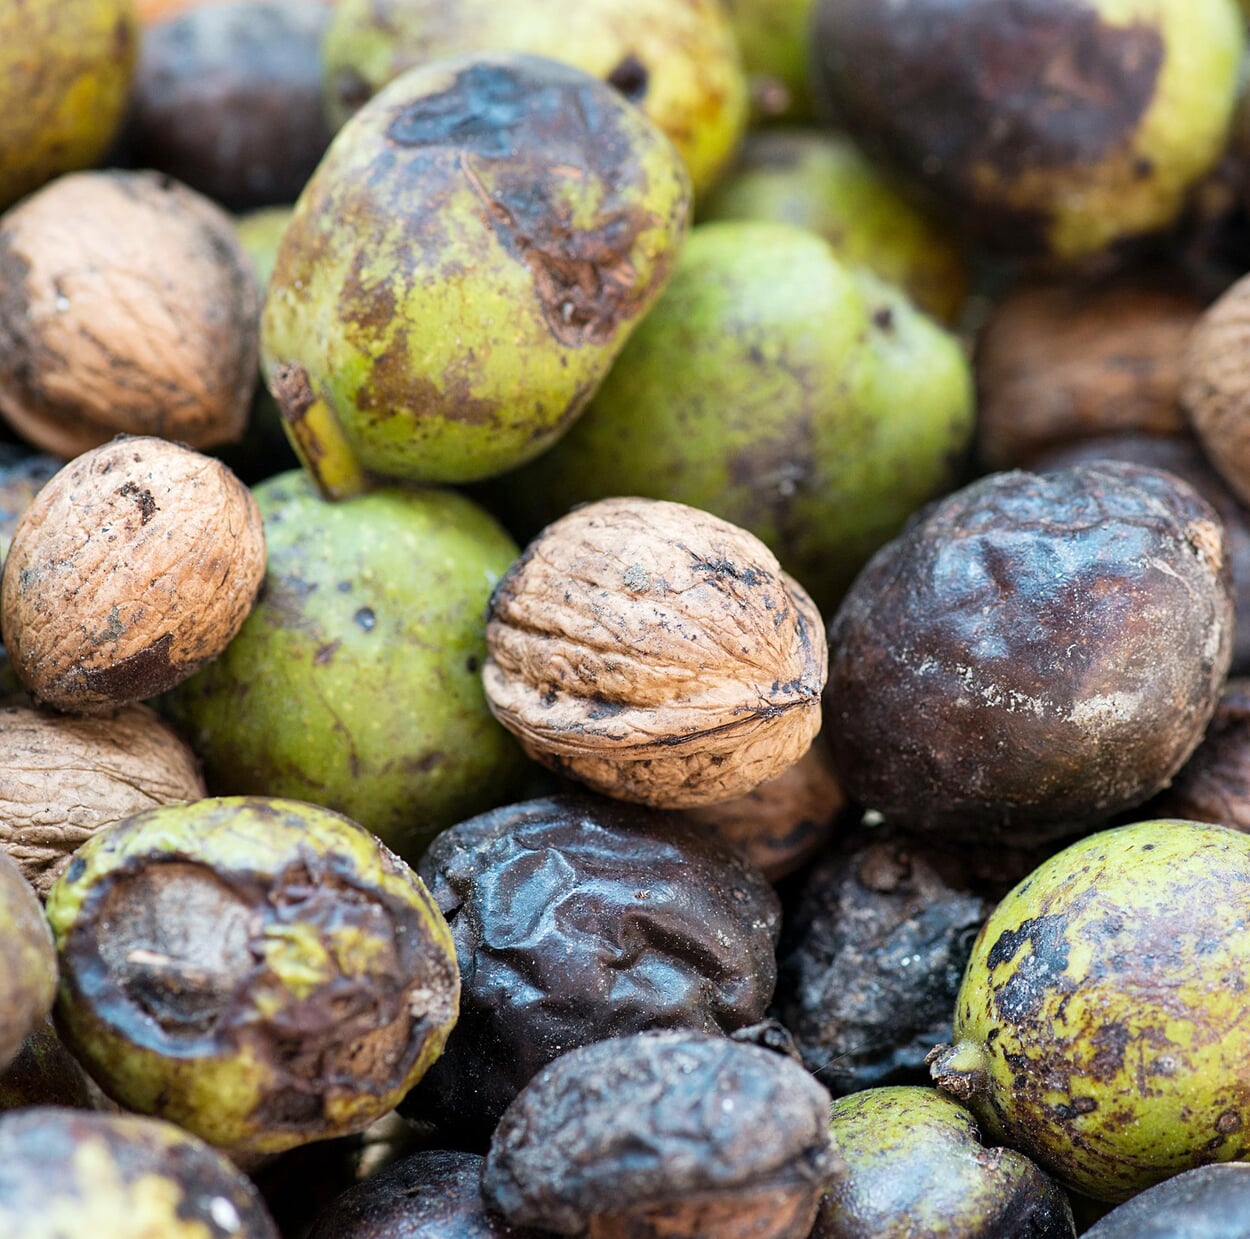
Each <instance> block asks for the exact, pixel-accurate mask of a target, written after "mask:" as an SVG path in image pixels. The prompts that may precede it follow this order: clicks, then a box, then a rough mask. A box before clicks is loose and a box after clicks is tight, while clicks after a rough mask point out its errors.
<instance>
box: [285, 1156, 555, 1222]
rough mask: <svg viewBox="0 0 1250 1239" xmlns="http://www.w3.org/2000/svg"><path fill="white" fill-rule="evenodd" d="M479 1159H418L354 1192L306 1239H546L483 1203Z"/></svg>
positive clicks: (407, 1160)
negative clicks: (492, 1210) (513, 1222)
mask: <svg viewBox="0 0 1250 1239" xmlns="http://www.w3.org/2000/svg"><path fill="white" fill-rule="evenodd" d="M482 1162H483V1158H482V1157H481V1156H480V1155H478V1154H476V1153H455V1152H450V1151H447V1150H442V1149H439V1150H435V1151H433V1152H429V1153H415V1154H413V1156H411V1157H407V1158H405V1159H404V1160H403V1161H402V1162H398V1163H397V1164H396V1165H394V1166H392V1167H390V1168H389V1169H388V1170H383V1171H382V1172H381V1173H379V1174H375V1175H374V1176H373V1177H372V1178H369V1179H366V1180H365V1181H364V1182H363V1183H360V1184H358V1185H357V1186H356V1187H353V1188H351V1189H350V1190H349V1191H347V1192H345V1193H344V1194H343V1195H342V1196H340V1197H339V1198H338V1200H336V1201H335V1202H334V1204H333V1205H331V1206H330V1208H329V1209H327V1210H325V1211H324V1212H323V1213H322V1215H321V1216H320V1217H319V1218H318V1219H317V1224H316V1225H315V1226H314V1227H313V1229H312V1232H311V1233H310V1234H309V1236H308V1239H542V1235H543V1234H544V1233H546V1232H542V1231H536V1230H531V1229H530V1228H529V1227H528V1226H513V1225H512V1223H510V1222H508V1221H507V1220H505V1219H504V1218H502V1217H501V1216H500V1215H499V1214H498V1213H491V1212H489V1211H488V1210H487V1209H486V1206H485V1205H484V1204H483V1203H482V1191H481V1180H482Z"/></svg>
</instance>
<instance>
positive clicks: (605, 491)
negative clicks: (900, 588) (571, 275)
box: [499, 221, 973, 614]
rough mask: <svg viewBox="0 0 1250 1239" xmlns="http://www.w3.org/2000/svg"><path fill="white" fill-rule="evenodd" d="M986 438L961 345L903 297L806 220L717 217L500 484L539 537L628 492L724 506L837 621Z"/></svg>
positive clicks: (713, 508)
mask: <svg viewBox="0 0 1250 1239" xmlns="http://www.w3.org/2000/svg"><path fill="white" fill-rule="evenodd" d="M972 429H973V391H972V378H971V372H970V368H969V365H968V362H967V359H966V358H965V356H964V354H963V352H962V350H961V348H960V346H959V343H958V342H957V341H956V340H955V338H954V337H953V336H951V335H949V334H948V333H947V332H945V331H943V330H942V329H941V328H939V327H937V326H936V325H935V324H934V323H932V322H931V321H930V320H929V319H927V318H925V317H924V316H923V315H921V314H920V313H919V312H918V311H917V310H916V309H915V308H914V307H913V306H912V305H911V303H910V302H909V301H908V299H907V298H906V296H905V295H904V294H903V293H901V292H900V291H898V290H897V289H896V288H893V287H892V286H890V285H888V284H885V283H884V282H882V281H880V280H878V279H876V278H875V277H874V276H872V275H871V274H870V273H869V272H866V271H863V270H859V269H854V268H851V267H849V266H847V265H845V264H844V263H843V262H842V261H841V260H840V259H839V258H838V257H837V255H836V254H835V253H834V252H833V250H832V249H831V248H830V246H829V245H828V243H827V242H825V241H824V240H822V239H821V238H820V237H817V236H816V235H814V234H813V233H810V232H808V231H806V230H805V229H801V228H796V227H794V226H792V225H788V224H779V223H767V222H761V221H726V222H721V223H712V224H701V225H699V226H698V227H697V228H695V229H694V230H693V232H692V233H691V235H690V238H689V240H688V241H687V243H686V247H685V249H684V250H683V252H682V255H681V257H680V259H679V260H678V263H677V269H676V270H675V271H674V273H673V278H672V281H671V282H670V284H669V287H668V288H667V290H666V291H665V293H664V295H663V296H662V297H661V298H660V301H659V303H658V304H657V305H656V307H655V309H654V310H652V311H651V313H650V314H649V315H648V316H647V319H646V321H645V322H644V323H643V324H642V325H641V326H640V327H639V328H638V330H637V331H636V332H635V333H634V336H633V337H632V339H631V340H630V342H629V344H628V345H627V346H626V347H625V349H624V351H623V352H622V353H621V356H620V358H619V359H618V361H617V363H616V365H615V366H614V367H613V368H612V372H611V374H610V375H609V376H608V378H607V379H606V380H605V382H604V384H603V386H602V387H601V388H600V389H599V392H598V394H597V395H596V397H595V399H594V401H593V403H592V405H591V407H590V409H589V410H588V411H587V412H586V414H585V416H584V417H583V418H582V419H581V420H580V421H579V422H578V423H577V425H575V426H574V427H573V428H572V430H571V431H570V432H569V433H568V434H567V435H566V436H565V437H564V438H563V439H562V440H561V441H560V442H559V443H558V444H557V445H556V446H555V447H554V448H553V449H552V450H551V451H549V452H548V453H547V454H546V455H544V456H543V457H541V458H540V459H539V460H537V461H535V462H534V463H533V464H532V465H530V466H528V467H527V468H525V469H522V470H519V471H517V472H516V473H515V474H513V475H511V476H509V477H508V478H506V479H503V480H502V481H501V482H500V484H499V490H500V493H501V502H503V503H505V504H506V505H508V506H509V507H511V509H512V510H513V511H514V512H515V513H517V514H518V518H519V521H520V523H521V524H523V525H524V526H525V527H526V529H530V528H533V527H536V526H537V525H540V524H542V523H544V522H546V521H550V520H552V519H554V518H555V517H556V516H559V515H560V514H562V513H563V512H564V511H566V510H567V509H568V508H569V507H570V506H572V505H573V504H575V503H580V502H583V501H587V500H594V499H602V498H606V497H608V496H612V495H638V496H643V497H645V498H652V499H668V500H673V501H676V502H679V503H684V504H688V505H689V506H691V507H695V508H701V509H703V510H705V511H708V512H712V513H714V514H715V515H717V516H720V517H723V518H724V519H725V520H728V521H731V522H732V523H734V524H736V525H739V526H741V527H742V528H744V529H748V530H750V531H751V533H753V534H755V535H756V536H757V537H758V538H760V540H761V541H763V542H764V543H766V544H767V545H768V547H769V548H770V549H771V550H772V551H773V552H774V554H776V556H777V558H778V559H779V560H780V561H781V564H782V566H783V567H784V568H785V569H786V571H787V572H788V573H790V574H791V575H792V576H794V577H795V578H797V579H798V581H799V583H800V584H801V585H802V586H803V587H804V589H806V590H807V592H808V593H809V594H811V596H812V597H813V599H815V601H816V603H817V605H818V606H819V607H820V609H821V611H822V612H823V613H825V614H829V613H831V609H832V607H833V606H834V605H836V603H837V601H838V599H839V598H840V597H841V596H842V594H843V593H844V591H845V590H846V588H847V586H848V585H849V584H850V582H851V580H852V579H853V578H854V576H855V574H856V573H857V572H858V571H859V570H860V568H861V567H862V566H863V565H864V563H865V562H866V561H867V560H868V558H869V557H870V556H871V555H872V553H873V552H874V551H875V550H876V549H877V548H878V547H879V546H881V545H882V544H883V543H884V542H886V541H888V540H889V539H890V538H892V537H893V536H894V535H895V534H896V533H897V532H898V530H899V528H900V527H901V526H902V524H903V522H904V521H905V520H906V519H907V517H908V516H909V515H910V514H911V513H912V512H913V511H914V510H915V509H916V508H917V507H919V506H920V505H921V504H922V503H925V502H926V501H928V500H929V499H932V498H934V497H935V496H938V495H941V494H944V493H945V492H946V491H947V490H949V489H950V488H951V487H952V486H954V485H955V484H956V482H957V480H958V473H957V470H958V468H959V464H960V459H961V457H962V455H963V454H964V452H965V449H966V448H967V445H968V443H969V441H970V439H971V435H972Z"/></svg>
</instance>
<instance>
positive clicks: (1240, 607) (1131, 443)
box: [1032, 434, 1250, 675]
mask: <svg viewBox="0 0 1250 1239" xmlns="http://www.w3.org/2000/svg"><path fill="white" fill-rule="evenodd" d="M1095 460H1127V461H1130V462H1131V463H1133V464H1135V465H1146V466H1148V467H1149V468H1151V469H1165V470H1166V471H1167V472H1168V473H1174V474H1176V476H1177V477H1178V478H1181V479H1182V480H1183V481H1186V482H1188V483H1189V484H1190V486H1192V487H1193V488H1194V490H1196V491H1197V492H1198V493H1199V494H1200V495H1201V496H1202V497H1203V498H1204V499H1205V500H1206V501H1207V502H1208V503H1209V504H1210V505H1211V506H1212V507H1213V508H1214V509H1215V510H1216V512H1217V513H1218V515H1219V518H1220V521H1221V523H1222V524H1223V526H1224V547H1225V554H1226V555H1227V556H1228V570H1229V572H1230V573H1231V574H1232V578H1233V623H1234V633H1233V662H1232V668H1231V670H1232V672H1233V674H1234V675H1237V674H1243V673H1245V672H1248V671H1250V511H1247V510H1246V508H1244V507H1243V506H1242V503H1241V500H1239V499H1238V498H1237V496H1236V495H1234V494H1233V492H1232V491H1231V490H1229V488H1228V486H1227V485H1226V484H1225V482H1224V480H1223V479H1222V478H1221V477H1220V475H1219V474H1218V473H1216V472H1215V470H1214V469H1212V468H1211V465H1210V463H1209V462H1208V460H1207V458H1206V456H1205V455H1203V452H1202V448H1201V447H1199V445H1198V444H1197V442H1196V441H1195V440H1194V439H1193V438H1192V437H1191V436H1189V435H1185V436H1183V437H1171V436H1167V437H1164V436H1160V435H1145V434H1121V435H1103V436H1100V437H1099V438H1096V439H1083V440H1080V441H1078V442H1075V443H1072V444H1069V445H1067V446H1065V447H1056V448H1054V449H1053V450H1052V451H1048V452H1044V453H1043V454H1042V455H1040V456H1038V457H1037V458H1036V460H1035V461H1034V463H1033V465H1032V468H1033V470H1034V471H1035V472H1037V473H1049V472H1050V471H1051V470H1052V469H1064V468H1067V466H1069V465H1082V464H1089V463H1091V462H1093V461H1095Z"/></svg>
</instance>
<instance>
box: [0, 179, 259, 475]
mask: <svg viewBox="0 0 1250 1239" xmlns="http://www.w3.org/2000/svg"><path fill="white" fill-rule="evenodd" d="M0 289H3V293H2V294H0V413H3V415H4V417H5V418H6V419H7V420H8V421H9V423H10V424H11V425H12V426H13V427H14V429H15V430H17V431H18V433H19V434H21V435H22V436H23V438H25V439H28V440H29V441H30V442H31V443H33V444H34V445H35V446H36V447H39V448H40V449H42V450H43V451H47V452H52V453H53V454H54V455H57V456H61V457H64V458H66V459H68V458H70V457H73V456H76V455H78V454H79V453H81V452H85V451H87V450H88V449H89V448H92V447H96V446H97V445H99V444H101V443H105V442H107V441H108V440H109V439H111V438H112V437H113V436H114V435H115V434H117V433H118V432H126V433H130V434H153V435H161V436H163V437H165V438H169V439H177V440H179V441H181V442H184V443H187V444H190V445H191V446H192V447H208V446H211V445H212V444H216V443H223V442H227V441H229V440H232V439H237V438H238V437H239V436H240V435H241V434H242V432H243V427H244V425H245V423H246V420H247V411H248V405H249V402H250V400H251V396H252V388H253V385H254V383H255V380H256V365H257V352H258V348H259V342H258V339H257V334H256V325H257V320H258V317H259V313H260V308H259V295H258V293H257V291H256V283H255V280H254V278H253V276H252V273H251V270H250V268H249V266H248V261H247V257H246V255H245V254H244V252H243V250H242V248H241V247H240V245H239V243H238V241H237V240H236V238H235V235H234V228H233V225H232V224H231V221H230V217H229V216H228V215H226V213H225V212H224V211H222V210H221V209H220V208H219V207H217V206H215V205H214V204H213V203H212V202H210V201H209V200H208V199H207V198H204V197H202V196H201V195H200V194H197V193H195V192H193V191H192V190H190V189H187V188H186V186H184V185H181V184H179V183H178V182H177V181H173V180H171V179H169V178H168V177H164V176H159V175H158V174H156V173H154V172H126V171H118V170H110V171H106V172H80V173H76V174H74V175H72V176H65V177H61V178H60V179H59V180H57V181H54V182H53V183H52V184H50V185H48V186H46V187H45V188H43V189H42V190H40V191H39V192H38V193H36V194H33V195H31V197H29V198H27V199H25V200H24V201H23V202H21V203H19V204H18V205H17V206H15V207H13V208H12V209H11V210H10V211H8V212H7V213H6V214H5V215H4V216H3V217H2V218H0Z"/></svg>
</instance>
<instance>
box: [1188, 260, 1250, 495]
mask: <svg viewBox="0 0 1250 1239" xmlns="http://www.w3.org/2000/svg"><path fill="white" fill-rule="evenodd" d="M1248 345H1250V276H1244V277H1243V278H1242V279H1240V280H1238V281H1237V283H1236V284H1234V285H1233V286H1232V287H1231V288H1230V289H1228V290H1227V292H1225V293H1224V295H1223V296H1222V297H1220V299H1219V300H1218V301H1216V302H1215V303H1214V304H1213V305H1212V306H1211V307H1210V308H1209V309H1208V310H1207V311H1206V313H1205V314H1203V316H1202V317H1201V318H1200V319H1199V320H1198V324H1197V326H1196V327H1195V328H1194V331H1193V334H1192V335H1191V336H1190V339H1189V348H1188V349H1187V350H1186V353H1185V360H1184V366H1183V369H1182V373H1181V401H1182V403H1183V404H1184V406H1185V410H1186V412H1187V413H1188V414H1189V421H1190V425H1191V426H1192V427H1193V429H1194V433H1195V434H1196V435H1197V436H1198V439H1199V441H1200V442H1201V443H1202V447H1203V450H1204V451H1205V452H1206V454H1207V457H1208V459H1209V460H1210V461H1211V464H1212V465H1214V466H1215V469H1216V470H1217V472H1218V473H1219V474H1220V476H1221V477H1222V478H1223V479H1224V480H1225V481H1226V482H1227V483H1228V485H1229V486H1230V487H1231V488H1232V490H1233V491H1234V492H1235V494H1236V495H1237V497H1238V498H1239V499H1240V500H1241V501H1242V503H1250V380H1248V378H1247V371H1246V349H1247V346H1248Z"/></svg>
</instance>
